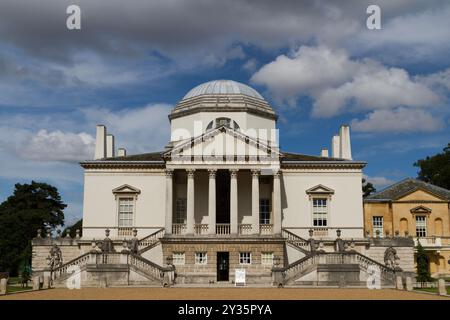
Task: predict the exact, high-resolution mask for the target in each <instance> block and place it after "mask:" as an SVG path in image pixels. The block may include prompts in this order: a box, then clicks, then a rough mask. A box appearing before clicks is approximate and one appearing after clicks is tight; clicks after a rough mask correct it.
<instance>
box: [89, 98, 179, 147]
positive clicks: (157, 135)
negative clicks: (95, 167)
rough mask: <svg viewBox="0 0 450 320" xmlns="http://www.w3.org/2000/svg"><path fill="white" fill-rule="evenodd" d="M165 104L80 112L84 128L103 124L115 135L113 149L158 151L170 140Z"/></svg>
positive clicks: (92, 109)
mask: <svg viewBox="0 0 450 320" xmlns="http://www.w3.org/2000/svg"><path fill="white" fill-rule="evenodd" d="M170 109H171V106H170V105H168V104H151V105H147V106H145V107H141V108H133V109H131V108H127V109H121V110H118V111H114V110H111V109H107V108H89V109H87V108H86V109H83V110H82V112H83V114H84V116H85V118H86V119H87V125H88V126H89V127H90V128H92V129H94V128H95V125H96V124H100V123H101V124H104V125H105V126H106V128H107V131H108V132H109V133H111V134H113V135H114V136H115V139H116V147H125V148H126V149H127V152H128V153H130V152H132V153H144V152H151V151H159V150H162V148H163V147H164V145H165V144H166V143H167V141H169V138H170V124H169V120H168V117H167V116H168V114H169V112H170Z"/></svg>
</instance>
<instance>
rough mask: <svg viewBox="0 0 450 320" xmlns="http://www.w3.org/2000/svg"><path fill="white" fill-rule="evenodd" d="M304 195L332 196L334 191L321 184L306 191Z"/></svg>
mask: <svg viewBox="0 0 450 320" xmlns="http://www.w3.org/2000/svg"><path fill="white" fill-rule="evenodd" d="M306 193H307V194H333V193H334V190H333V189H331V188H328V187H326V186H324V185H322V184H318V185H317V186H315V187H312V188H310V189H308V190H306Z"/></svg>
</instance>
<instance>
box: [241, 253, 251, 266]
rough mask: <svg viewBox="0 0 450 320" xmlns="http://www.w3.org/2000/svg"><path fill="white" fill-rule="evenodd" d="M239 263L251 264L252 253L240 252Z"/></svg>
mask: <svg viewBox="0 0 450 320" xmlns="http://www.w3.org/2000/svg"><path fill="white" fill-rule="evenodd" d="M239 263H240V264H251V263H252V254H251V253H250V252H239Z"/></svg>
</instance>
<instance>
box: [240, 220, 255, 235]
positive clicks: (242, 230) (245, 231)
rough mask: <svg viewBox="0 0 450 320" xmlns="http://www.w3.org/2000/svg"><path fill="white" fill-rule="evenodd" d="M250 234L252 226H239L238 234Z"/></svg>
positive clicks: (242, 224) (241, 224)
mask: <svg viewBox="0 0 450 320" xmlns="http://www.w3.org/2000/svg"><path fill="white" fill-rule="evenodd" d="M251 233H252V225H251V224H250V223H240V224H239V234H243V235H248V234H251Z"/></svg>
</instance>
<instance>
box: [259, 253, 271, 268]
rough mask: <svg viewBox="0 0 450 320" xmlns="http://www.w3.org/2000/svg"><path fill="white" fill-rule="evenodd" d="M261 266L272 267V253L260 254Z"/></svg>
mask: <svg viewBox="0 0 450 320" xmlns="http://www.w3.org/2000/svg"><path fill="white" fill-rule="evenodd" d="M261 264H264V265H273V252H261Z"/></svg>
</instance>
